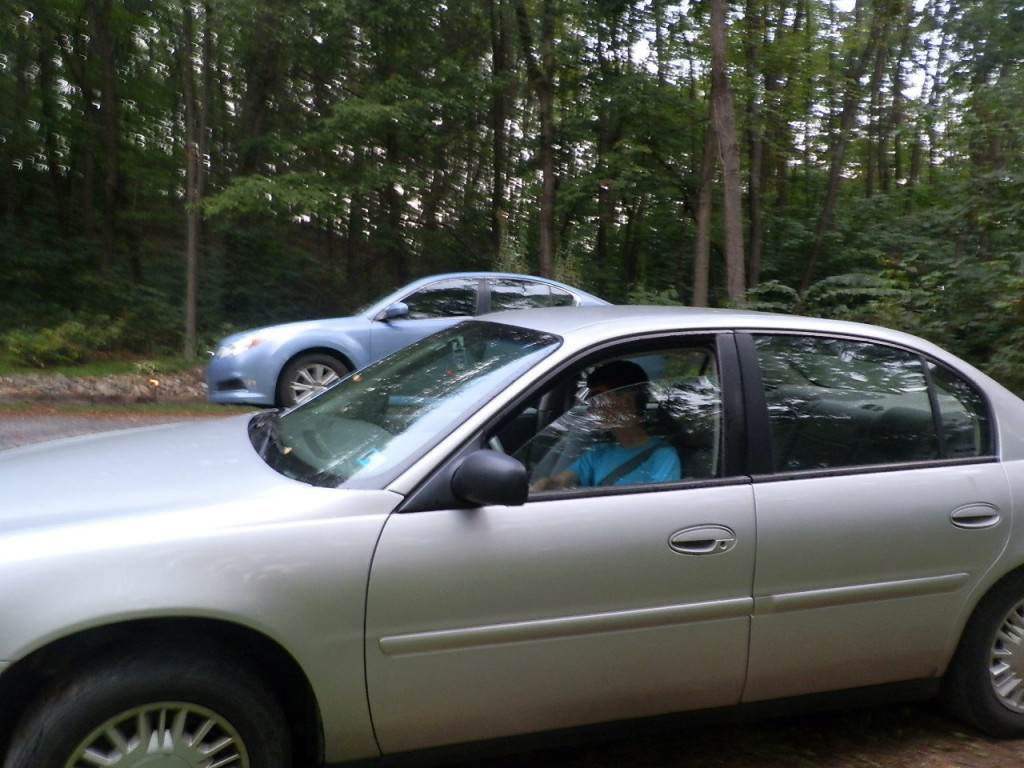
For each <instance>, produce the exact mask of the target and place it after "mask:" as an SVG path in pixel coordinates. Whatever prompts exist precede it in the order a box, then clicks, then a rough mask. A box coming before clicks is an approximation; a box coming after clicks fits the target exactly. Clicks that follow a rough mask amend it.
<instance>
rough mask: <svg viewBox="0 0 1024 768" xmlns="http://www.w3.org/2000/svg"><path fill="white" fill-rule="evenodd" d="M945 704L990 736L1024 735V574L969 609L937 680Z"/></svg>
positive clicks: (996, 589) (1014, 736) (1004, 581)
mask: <svg viewBox="0 0 1024 768" xmlns="http://www.w3.org/2000/svg"><path fill="white" fill-rule="evenodd" d="M942 698H943V702H944V704H945V705H946V706H947V708H948V709H949V710H950V711H951V712H952V713H953V714H954V715H956V716H957V717H959V718H961V719H963V720H965V721H966V722H968V723H969V724H971V725H973V726H974V727H975V728H977V729H978V730H980V731H983V732H984V733H987V734H989V735H990V736H995V737H996V738H1019V737H1021V736H1024V573H1015V574H1013V575H1011V576H1009V577H1007V578H1006V579H1005V580H1003V581H1002V582H1000V583H999V584H997V585H996V586H995V587H993V588H992V590H991V591H990V592H989V593H988V594H987V595H985V597H984V598H983V599H982V601H981V602H980V603H979V604H978V607H977V608H976V609H975V610H974V614H973V615H972V616H971V619H970V621H969V622H968V624H967V628H966V629H965V630H964V634H963V637H962V638H961V639H960V645H959V646H958V648H957V650H956V653H955V654H954V656H953V660H952V662H950V665H949V669H948V670H947V672H946V677H945V679H944V680H943V688H942Z"/></svg>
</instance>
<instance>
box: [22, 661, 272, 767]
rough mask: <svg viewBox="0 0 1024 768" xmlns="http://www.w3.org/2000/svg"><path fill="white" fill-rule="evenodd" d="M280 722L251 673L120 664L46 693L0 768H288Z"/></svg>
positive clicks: (206, 666) (268, 694)
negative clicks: (106, 767)
mask: <svg viewBox="0 0 1024 768" xmlns="http://www.w3.org/2000/svg"><path fill="white" fill-rule="evenodd" d="M290 764H291V758H290V747H289V738H288V732H287V730H286V728H285V717H284V713H283V711H282V709H281V707H280V705H279V704H278V703H277V700H276V698H275V697H274V695H273V693H272V691H271V690H270V689H269V688H267V686H265V685H264V684H263V683H262V682H261V681H260V680H259V679H258V678H257V677H255V676H254V675H252V674H250V673H249V672H248V671H247V670H245V669H243V668H241V667H238V666H236V665H234V664H232V663H230V662H227V661H224V660H219V661H218V660H215V659H213V658H204V657H202V656H198V657H194V658H171V659H166V658H165V659H158V658H155V657H153V656H148V655H147V656H144V657H136V658H131V659H121V660H116V661H112V662H110V663H107V664H103V665H100V666H97V667H96V668H95V669H92V670H90V671H88V672H87V673H85V674H82V675H79V676H78V677H72V678H70V679H66V680H62V681H61V683H60V685H57V686H55V687H53V688H51V689H50V690H49V691H48V692H46V693H44V694H42V695H41V696H40V697H39V699H38V700H37V701H36V703H35V704H34V705H33V706H32V708H31V709H30V711H29V712H28V713H27V714H26V715H25V716H24V718H23V719H22V721H21V722H20V724H19V725H18V728H17V729H16V731H15V734H14V738H13V739H12V743H11V749H10V751H9V753H8V756H7V760H6V762H5V763H4V768H43V766H46V768H95V766H101V765H103V766H116V767H117V768H143V766H145V768H210V766H224V768H287V767H288V766H289V765H290Z"/></svg>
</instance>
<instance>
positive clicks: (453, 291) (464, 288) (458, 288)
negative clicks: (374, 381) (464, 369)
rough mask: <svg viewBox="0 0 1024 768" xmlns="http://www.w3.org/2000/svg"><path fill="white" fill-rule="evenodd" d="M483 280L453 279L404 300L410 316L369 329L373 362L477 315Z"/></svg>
mask: <svg viewBox="0 0 1024 768" xmlns="http://www.w3.org/2000/svg"><path fill="white" fill-rule="evenodd" d="M480 284H481V280H480V279H479V278H476V277H451V278H445V279H444V280H437V281H435V282H433V283H429V284H427V285H424V286H421V287H420V288H418V289H417V290H416V291H414V292H413V293H410V294H409V295H408V296H406V297H404V298H403V299H402V302H403V303H404V304H406V305H407V306H408V308H409V314H408V315H405V316H404V317H400V318H395V319H393V320H374V321H373V323H372V325H371V327H370V353H371V357H372V359H374V360H376V359H378V358H381V357H384V356H385V355H389V354H391V353H392V352H394V351H395V350H398V349H401V348H402V347H406V346H408V345H409V344H412V343H413V342H414V341H419V340H420V339H422V338H425V337H427V336H429V335H430V334H432V333H436V332H437V331H441V330H444V329H445V328H448V327H450V326H452V325H455V324H456V323H458V322H460V321H461V320H465V319H466V318H468V317H474V316H475V315H476V314H477V306H478V300H479V291H480Z"/></svg>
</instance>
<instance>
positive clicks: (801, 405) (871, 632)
mask: <svg viewBox="0 0 1024 768" xmlns="http://www.w3.org/2000/svg"><path fill="white" fill-rule="evenodd" d="M742 338H743V339H745V342H742V343H741V346H742V347H743V348H744V349H745V350H746V351H747V352H748V354H747V355H746V356H745V358H744V362H745V363H750V364H751V366H750V367H751V369H752V368H754V367H756V368H757V371H756V372H754V371H753V370H751V375H750V376H749V377H747V378H748V380H753V381H757V380H760V382H761V384H762V387H763V388H762V390H761V392H759V393H758V394H759V395H760V396H761V397H763V400H764V404H765V405H766V406H767V411H766V413H767V415H768V420H767V424H766V425H765V432H766V439H765V441H764V446H765V448H770V450H766V451H764V452H763V453H762V454H761V456H762V457H763V458H764V465H763V466H762V469H763V470H764V471H763V472H762V473H761V474H759V475H757V476H755V478H754V479H755V482H754V495H755V503H756V507H757V537H758V552H757V570H756V572H755V578H754V615H753V620H752V625H751V641H750V643H751V647H750V669H749V678H748V682H747V686H746V690H745V693H744V700H745V701H757V700H762V699H769V698H776V697H782V696H793V695H799V694H805V693H812V692H818V691H828V690H838V689H844V688H852V687H859V686H869V685H874V684H881V683H889V682H895V681H904V680H913V679H919V678H927V677H934V676H936V675H937V674H939V673H941V671H942V669H943V668H944V666H945V663H946V662H947V661H948V658H949V655H950V654H951V652H952V650H953V647H954V646H955V643H956V637H955V633H956V627H957V622H958V620H959V619H960V617H961V613H962V610H963V609H964V606H965V605H966V603H967V600H968V598H969V597H970V594H971V591H972V589H973V587H974V586H975V585H976V583H977V582H978V580H979V578H980V577H981V576H982V575H983V574H984V572H985V571H986V570H987V569H988V568H989V567H990V565H991V564H992V562H993V561H994V560H995V558H996V557H997V555H998V554H999V552H1000V551H1001V550H1002V549H1003V546H1004V545H1005V542H1006V540H1007V536H1008V533H1009V529H1010V519H1009V514H1008V513H1009V510H1010V499H1009V492H1008V488H1007V483H1006V480H1005V477H1004V474H1003V471H1002V467H1001V466H1000V464H999V463H998V462H997V461H996V459H995V451H994V440H993V435H992V428H991V420H990V416H989V414H988V410H987V407H986V404H985V402H984V400H983V398H982V396H981V394H980V393H979V392H978V391H977V390H976V389H975V388H974V387H973V386H972V385H971V384H970V382H969V381H967V380H966V379H965V378H964V377H962V376H961V375H959V374H958V373H956V372H955V371H952V370H950V369H948V368H947V367H945V366H943V365H940V364H938V363H936V362H934V361H932V360H929V359H928V358H926V357H924V356H923V355H920V354H918V353H917V352H915V351H913V350H908V349H903V348H899V347H894V346H889V345H886V344H882V343H879V342H875V341H870V340H863V339H855V338H829V337H825V336H812V335H785V334H762V335H755V336H750V337H742Z"/></svg>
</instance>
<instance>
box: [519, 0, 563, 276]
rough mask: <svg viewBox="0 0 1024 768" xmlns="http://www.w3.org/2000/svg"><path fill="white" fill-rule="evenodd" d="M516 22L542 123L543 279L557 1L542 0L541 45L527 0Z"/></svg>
mask: <svg viewBox="0 0 1024 768" xmlns="http://www.w3.org/2000/svg"><path fill="white" fill-rule="evenodd" d="M516 19H517V21H518V25H519V38H520V42H521V43H522V47H523V56H524V57H525V59H526V67H527V72H528V73H529V77H530V84H531V85H532V87H533V89H534V91H535V92H536V94H537V108H538V120H539V122H540V131H539V133H540V137H539V150H538V154H539V161H540V162H539V165H540V171H541V193H540V222H539V230H540V243H539V252H538V271H539V272H540V275H541V276H542V277H554V273H555V202H556V194H557V187H556V185H557V181H556V178H555V0H542V5H541V17H540V43H539V46H537V47H535V46H534V42H533V31H532V29H531V21H530V17H529V14H528V13H527V10H526V4H525V2H524V0H516Z"/></svg>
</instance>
